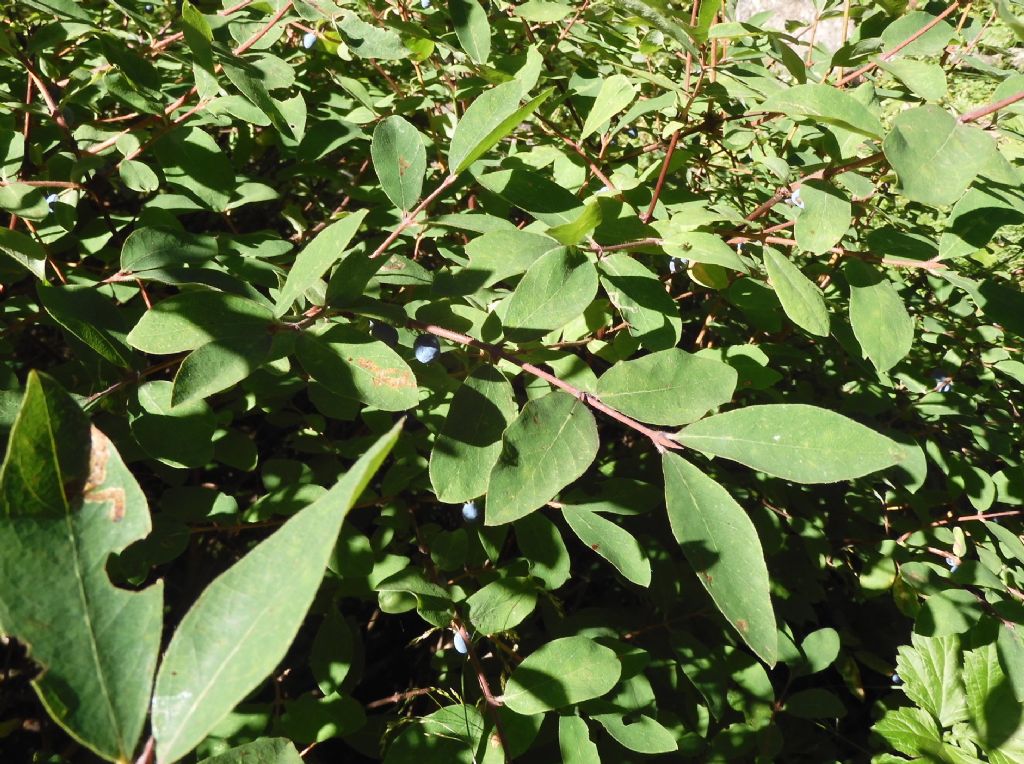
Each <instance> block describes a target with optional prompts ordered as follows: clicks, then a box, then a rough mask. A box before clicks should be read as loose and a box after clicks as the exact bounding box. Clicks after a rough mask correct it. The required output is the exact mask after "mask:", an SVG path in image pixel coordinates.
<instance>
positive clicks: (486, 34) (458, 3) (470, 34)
mask: <svg viewBox="0 0 1024 764" xmlns="http://www.w3.org/2000/svg"><path fill="white" fill-rule="evenodd" d="M448 13H449V15H450V16H451V17H452V25H453V26H454V27H455V36H456V37H458V38H459V45H461V46H462V49H463V50H464V51H466V53H468V54H469V57H470V58H471V59H473V60H474V61H475V62H476V63H478V64H486V63H487V58H488V57H489V56H490V55H491V25H490V24H489V23H488V21H487V11H485V10H484V9H483V8H482V7H481V6H480V3H478V2H477V0H448Z"/></svg>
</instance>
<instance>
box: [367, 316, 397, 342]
mask: <svg viewBox="0 0 1024 764" xmlns="http://www.w3.org/2000/svg"><path fill="white" fill-rule="evenodd" d="M370 334H372V335H373V336H374V337H376V338H377V339H379V340H380V341H381V342H383V343H384V344H385V345H387V346H389V347H396V346H397V345H398V330H397V329H396V328H395V327H393V326H391V324H384V323H381V322H380V321H371V322H370Z"/></svg>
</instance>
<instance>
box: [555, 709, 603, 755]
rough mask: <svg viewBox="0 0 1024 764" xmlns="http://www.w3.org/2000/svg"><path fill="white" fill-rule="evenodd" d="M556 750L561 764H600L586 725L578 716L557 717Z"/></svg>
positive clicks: (595, 747)
mask: <svg viewBox="0 0 1024 764" xmlns="http://www.w3.org/2000/svg"><path fill="white" fill-rule="evenodd" d="M558 749H559V751H560V753H561V754H562V764H601V756H600V754H599V753H598V751H597V746H596V745H595V744H594V741H593V740H591V739H590V730H588V729H587V723H586V721H584V720H583V719H581V718H580V717H578V716H559V717H558Z"/></svg>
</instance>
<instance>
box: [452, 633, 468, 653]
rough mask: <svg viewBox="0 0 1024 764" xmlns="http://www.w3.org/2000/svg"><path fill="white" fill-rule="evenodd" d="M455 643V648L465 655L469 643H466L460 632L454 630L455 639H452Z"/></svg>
mask: <svg viewBox="0 0 1024 764" xmlns="http://www.w3.org/2000/svg"><path fill="white" fill-rule="evenodd" d="M452 641H453V642H454V643H455V649H456V650H457V651H458V652H460V653H462V654H463V655H465V654H466V653H468V652H469V645H467V644H466V640H464V639H463V638H462V634H460V633H459V632H455V639H453V640H452Z"/></svg>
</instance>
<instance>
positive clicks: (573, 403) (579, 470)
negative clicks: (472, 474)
mask: <svg viewBox="0 0 1024 764" xmlns="http://www.w3.org/2000/svg"><path fill="white" fill-rule="evenodd" d="M597 447H598V436H597V423H596V422H595V421H594V415H593V414H592V413H590V409H588V408H587V406H586V404H584V403H583V402H581V401H579V400H577V399H576V398H573V397H572V396H571V395H567V394H566V393H563V392H552V393H548V394H547V395H545V396H544V397H543V398H536V399H534V400H532V401H530V402H528V403H527V404H526V405H525V406H523V410H522V411H521V412H520V414H519V416H518V417H516V419H515V420H514V421H513V422H512V424H510V425H509V426H508V428H507V429H506V430H505V432H504V434H503V435H502V436H501V454H500V456H499V457H498V461H497V462H496V463H495V465H494V468H493V469H492V470H491V476H490V481H489V483H488V486H487V509H486V522H487V525H502V524H504V523H509V522H512V521H513V520H518V519H519V518H521V517H524V516H526V515H528V514H530V513H531V512H533V511H535V510H537V509H540V508H541V507H543V506H544V505H545V504H546V503H547V502H549V501H550V500H551V499H553V498H554V497H555V494H557V493H558V492H559V491H560V490H562V489H563V488H565V486H567V485H569V483H571V482H572V481H573V480H575V479H576V478H578V477H579V476H580V475H582V474H583V473H584V471H585V470H586V469H587V467H589V466H590V464H591V462H593V461H594V457H595V456H597Z"/></svg>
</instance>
